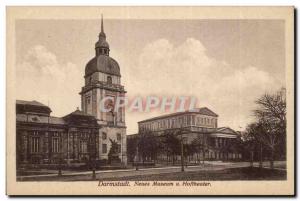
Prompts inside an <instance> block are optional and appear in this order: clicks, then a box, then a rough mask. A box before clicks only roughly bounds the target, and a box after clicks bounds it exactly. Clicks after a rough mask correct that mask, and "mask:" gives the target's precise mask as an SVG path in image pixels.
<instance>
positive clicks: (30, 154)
mask: <svg viewBox="0 0 300 201" xmlns="http://www.w3.org/2000/svg"><path fill="white" fill-rule="evenodd" d="M109 51H110V47H109V44H108V42H107V41H106V34H105V33H104V26H103V19H101V32H100V33H99V36H98V41H97V42H96V43H95V56H94V57H93V58H92V59H91V60H90V61H89V62H88V63H87V64H86V67H85V75H84V79H85V85H84V86H83V87H82V89H81V92H80V93H79V94H80V96H81V108H82V111H80V110H79V109H77V110H76V111H74V112H72V113H70V114H68V115H66V116H64V117H61V118H60V117H53V116H51V115H50V113H51V109H50V108H49V107H48V106H46V105H44V104H42V103H40V102H37V101H23V100H17V101H16V134H17V136H16V139H17V146H16V147H17V150H16V151H17V163H21V164H22V163H57V162H58V160H63V161H68V162H69V161H75V162H76V161H78V162H83V161H86V160H89V159H91V157H92V158H93V159H96V160H108V159H109V151H110V149H111V146H112V143H115V144H117V151H116V152H117V153H115V155H117V157H118V158H119V160H120V161H119V162H121V163H123V164H124V165H126V163H127V154H126V150H127V148H126V125H125V108H124V107H122V108H119V110H118V111H114V100H115V99H116V98H117V97H118V96H125V93H126V91H125V89H124V86H122V85H121V74H120V67H119V64H118V62H117V61H116V60H114V59H113V58H111V57H110V56H109ZM105 97H111V99H110V101H111V102H109V104H108V106H109V107H111V111H109V112H102V111H101V109H100V101H101V100H102V99H103V98H105Z"/></svg>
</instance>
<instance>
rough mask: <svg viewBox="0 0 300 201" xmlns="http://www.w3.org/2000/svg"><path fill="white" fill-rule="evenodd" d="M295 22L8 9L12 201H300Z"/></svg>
mask: <svg viewBox="0 0 300 201" xmlns="http://www.w3.org/2000/svg"><path fill="white" fill-rule="evenodd" d="M241 12H242V13H243V17H241V16H240V13H241ZM258 16H259V17H258ZM293 20H294V10H293V7H264V8H261V7H227V8H222V7H213V8H212V7H76V8H75V7H8V8H7V48H8V54H7V60H8V62H7V67H6V68H7V113H8V114H7V119H8V120H9V121H7V128H8V129H7V133H6V136H7V141H6V145H7V158H6V160H7V183H8V184H7V185H8V186H7V192H8V194H12V195H18V194H21V195H24V194H33V195H35V194H36V195H40V194H48V195H51V194H53V193H54V191H55V189H56V188H59V187H61V188H60V190H59V191H57V194H61V195H64V194H66V195H70V194H73V195H76V194H88V195H117V194H120V195H129V194H130V195H134V194H136V195H139V194H149V195H170V194H172V195H180V194H186V195H188V194H189V195H233V194H234V195H293V194H294V193H295V192H294V64H293V61H294V53H293V50H294V49H293V40H294V38H293V32H294V31H293V24H294V22H293ZM224 185H228V187H227V188H226V187H224ZM47 186H48V187H47ZM88 186H92V187H90V188H88ZM234 186H235V187H237V188H235V187H234ZM50 187H51V188H50ZM83 187H86V188H83ZM77 189H78V191H77ZM184 189H185V190H184ZM187 189H188V190H187ZM116 191H119V192H117V193H116Z"/></svg>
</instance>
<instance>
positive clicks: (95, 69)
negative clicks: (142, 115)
mask: <svg viewBox="0 0 300 201" xmlns="http://www.w3.org/2000/svg"><path fill="white" fill-rule="evenodd" d="M109 51H110V48H109V44H108V42H107V41H106V34H105V33H104V26H103V19H101V32H100V34H99V39H98V41H97V42H96V44H95V57H93V58H92V59H91V60H90V61H89V62H88V63H87V65H86V67H85V76H84V79H85V85H84V87H82V90H81V92H80V95H81V107H82V110H83V112H84V113H85V114H89V115H93V116H94V117H95V118H97V121H98V123H99V125H100V126H101V128H100V130H99V142H100V144H99V156H100V158H101V159H108V153H109V150H110V148H111V145H112V141H114V142H116V143H117V144H118V157H119V158H120V160H121V162H122V163H124V164H126V163H127V154H126V150H127V149H126V125H125V108H124V107H122V108H119V109H118V111H115V108H114V106H115V100H116V99H117V97H124V96H125V93H126V91H125V89H124V86H122V85H121V73H120V66H119V64H118V62H117V61H116V60H114V59H113V58H112V57H110V56H109ZM106 98H109V99H107V101H103V100H105V99H106ZM102 101H103V102H102ZM102 103H103V106H104V107H105V108H109V111H103V110H102V108H101V106H102ZM103 106H102V107H103Z"/></svg>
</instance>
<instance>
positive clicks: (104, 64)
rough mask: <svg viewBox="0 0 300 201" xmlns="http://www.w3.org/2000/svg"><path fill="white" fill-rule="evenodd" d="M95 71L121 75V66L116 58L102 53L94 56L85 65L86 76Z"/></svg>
mask: <svg viewBox="0 0 300 201" xmlns="http://www.w3.org/2000/svg"><path fill="white" fill-rule="evenodd" d="M95 72H101V73H106V74H110V75H116V76H121V73H120V67H119V64H118V62H117V61H116V60H114V59H113V58H111V57H110V56H108V55H103V54H100V55H98V56H96V57H94V58H92V59H91V60H90V61H89V62H88V63H87V64H86V67H85V76H88V75H91V74H93V73H95Z"/></svg>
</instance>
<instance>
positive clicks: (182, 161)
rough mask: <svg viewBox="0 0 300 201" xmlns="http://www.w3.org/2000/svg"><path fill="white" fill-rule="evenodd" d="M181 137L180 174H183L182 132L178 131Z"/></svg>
mask: <svg viewBox="0 0 300 201" xmlns="http://www.w3.org/2000/svg"><path fill="white" fill-rule="evenodd" d="M179 132H180V136H181V172H184V154H183V137H182V130H180V131H179Z"/></svg>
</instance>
